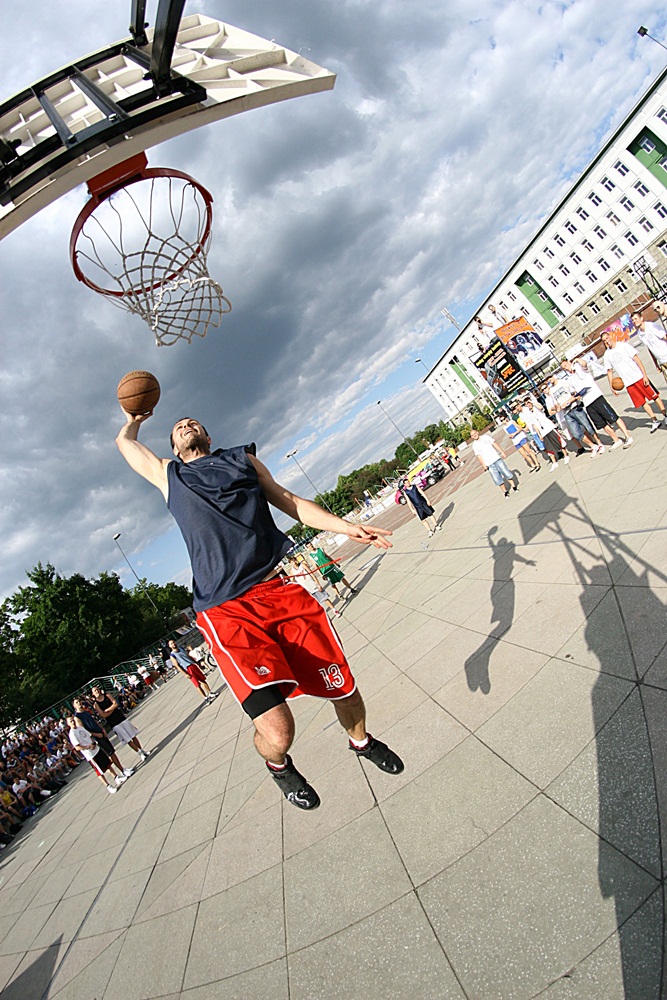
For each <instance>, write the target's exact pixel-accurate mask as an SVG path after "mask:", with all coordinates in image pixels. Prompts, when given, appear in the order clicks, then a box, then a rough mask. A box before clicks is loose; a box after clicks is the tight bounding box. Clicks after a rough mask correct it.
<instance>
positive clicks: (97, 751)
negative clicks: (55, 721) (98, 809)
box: [67, 715, 125, 795]
mask: <svg viewBox="0 0 667 1000" xmlns="http://www.w3.org/2000/svg"><path fill="white" fill-rule="evenodd" d="M67 725H68V726H69V740H70V743H71V744H72V746H73V747H74V749H75V750H76V751H77V753H80V754H81V756H82V757H85V759H86V760H87V761H88V763H89V764H90V766H91V767H92V769H93V771H94V772H95V774H96V775H97V777H98V778H99V779H100V781H101V782H102V784H103V785H104V787H105V788H106V790H107V792H108V793H109V795H113V793H114V792H115V791H116V785H120V784H122V783H123V782H124V781H125V775H124V774H118V773H117V772H116V770H115V768H114V766H113V764H112V763H111V760H110V759H109V757H108V756H107V754H106V753H105V752H104V750H102V748H101V747H100V746H99V745H98V743H97V741H96V740H95V738H94V737H93V736H92V734H91V733H89V732H88V730H87V729H84V728H83V726H82V725H81V723H80V722H79V720H78V719H77V717H76V716H75V715H68V717H67ZM107 771H111V773H112V774H113V776H114V779H115V782H116V785H110V784H109V783H108V782H107V779H106V778H105V777H104V775H105V773H106V772H107Z"/></svg>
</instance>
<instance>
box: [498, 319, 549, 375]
mask: <svg viewBox="0 0 667 1000" xmlns="http://www.w3.org/2000/svg"><path fill="white" fill-rule="evenodd" d="M496 337H498V338H499V339H500V340H502V342H503V344H505V346H506V347H507V350H508V351H509V352H510V354H511V355H512V356H513V357H515V358H516V360H517V361H518V362H519V364H520V365H521V367H522V368H523V369H524V370H525V371H530V369H531V368H535V366H536V365H541V364H542V363H543V362H544V361H548V360H549V358H551V357H553V352H552V350H551V348H550V347H549V345H548V344H545V343H544V341H543V340H542V338H541V337H540V335H539V333H537V331H536V330H534V329H533V327H532V326H531V325H530V323H529V322H528V320H527V319H526V318H525V317H524V316H520V317H519V318H518V319H513V320H511V321H510V322H509V323H505V325H504V326H499V327H498V329H497V330H496Z"/></svg>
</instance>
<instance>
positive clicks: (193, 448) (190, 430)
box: [171, 417, 211, 461]
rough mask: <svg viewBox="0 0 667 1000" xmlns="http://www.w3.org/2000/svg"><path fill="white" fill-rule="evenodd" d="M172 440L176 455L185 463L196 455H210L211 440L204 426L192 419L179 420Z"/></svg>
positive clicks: (172, 434)
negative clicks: (189, 457) (188, 458)
mask: <svg viewBox="0 0 667 1000" xmlns="http://www.w3.org/2000/svg"><path fill="white" fill-rule="evenodd" d="M171 439H172V441H173V442H174V455H176V456H177V457H178V458H181V459H183V461H186V460H187V457H188V456H191V455H193V454H194V453H199V454H201V453H202V452H203V453H204V454H208V450H209V445H210V444H211V439H210V437H209V436H208V434H207V433H206V431H205V429H204V427H203V425H202V424H200V423H199V421H198V420H193V419H192V418H191V417H188V418H187V419H185V420H179V421H178V423H177V424H175V425H174V429H173V431H172V432H171Z"/></svg>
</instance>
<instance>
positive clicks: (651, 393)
mask: <svg viewBox="0 0 667 1000" xmlns="http://www.w3.org/2000/svg"><path fill="white" fill-rule="evenodd" d="M601 339H602V343H603V344H604V346H605V352H604V364H605V367H606V369H607V378H608V379H609V385H610V387H611V391H612V392H613V394H614V395H615V396H618V394H619V392H620V390H619V389H614V386H613V383H612V372H613V371H615V372H616V374H617V375H618V377H619V378H620V379H622V380H623V383H624V385H625V388H626V389H627V390H628V395H629V397H630V399H631V400H632V405H633V406H636V407H637V408H639V407H640V406H641V407H643V409H644V411H645V412H646V414H647V415H648V416H649V417H650V418H651V426H650V432H651V434H653V433H654V432H655V431H657V429H658V427H660V425H661V424H662V426H663V427H667V413H665V404H664V403H663V401H662V400H661V399H660V393H659V392H658V391H657V390H656V388H655V386H653V385H651V382H650V380H649V377H648V375H647V374H646V369H645V368H644V365H643V363H642V360H641V358H640V357H639V355H638V354H637V351H636V349H635V348H634V347H632V345H631V344H629V343H628V342H627V341H626V340H621V341H619V343H617V344H614V341H613V340H612V339H611V336H610V335H609V334H608V333H603V334H602V338H601ZM651 403H655V404H656V405H657V407H658V410H659V411H660V413H661V414H662V419H659V418H658V417H656V415H655V412H654V410H653V407H652V406H651Z"/></svg>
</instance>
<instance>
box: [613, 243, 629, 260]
mask: <svg viewBox="0 0 667 1000" xmlns="http://www.w3.org/2000/svg"><path fill="white" fill-rule="evenodd" d="M609 249H610V250H611V252H612V253H613V255H614V257H618V259H619V260H620V259H621V257H625V254H624V253H623V251H622V250H621V248H620V247H619V245H618V244H617V243H614V245H613V246H611V247H610V248H609Z"/></svg>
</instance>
